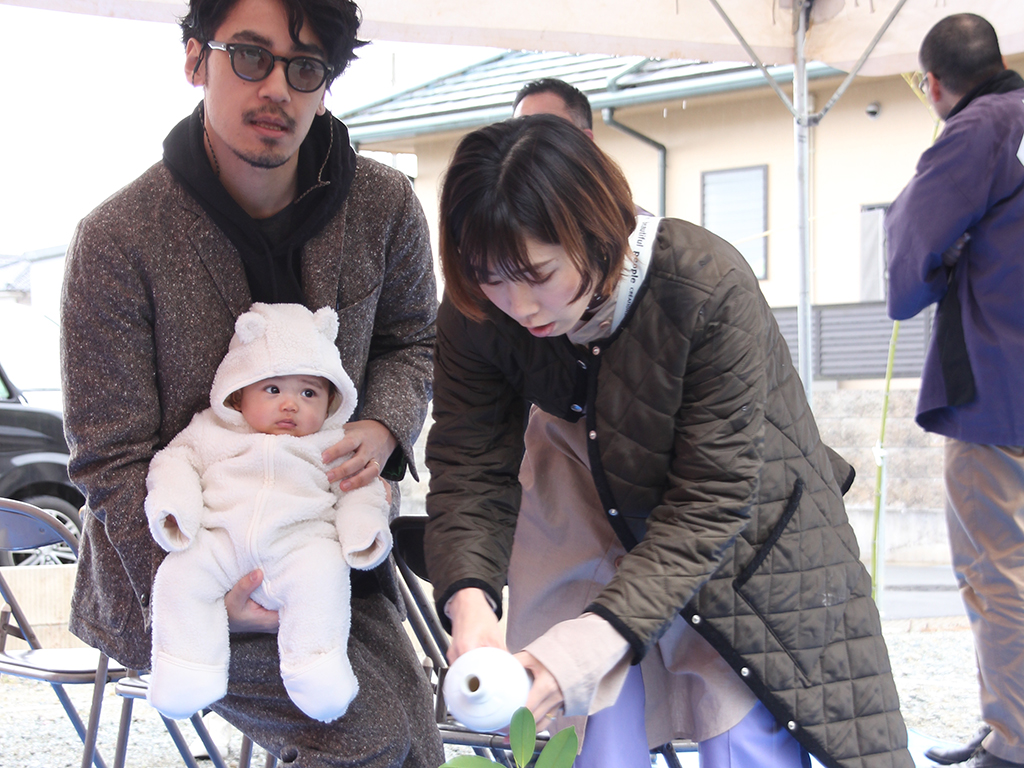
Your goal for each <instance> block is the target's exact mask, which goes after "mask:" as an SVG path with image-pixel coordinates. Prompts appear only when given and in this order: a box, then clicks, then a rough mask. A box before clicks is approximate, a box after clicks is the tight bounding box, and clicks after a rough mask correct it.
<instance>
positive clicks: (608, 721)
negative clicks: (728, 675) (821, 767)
mask: <svg viewBox="0 0 1024 768" xmlns="http://www.w3.org/2000/svg"><path fill="white" fill-rule="evenodd" d="M698 750H699V754H700V765H701V768H810V765H811V759H810V756H809V755H808V754H807V751H806V750H805V749H804V748H803V747H801V746H800V744H799V743H798V742H797V741H796V739H794V738H793V737H792V736H790V735H789V732H788V731H787V730H786V729H785V728H783V727H782V726H780V725H779V724H778V723H777V722H776V721H775V718H773V717H772V716H771V713H769V712H768V710H767V709H765V706H764V704H762V703H761V702H757V704H755V705H754V708H753V709H752V710H751V711H750V712H749V713H748V714H747V716H746V717H744V718H743V719H742V720H740V722H739V723H737V724H736V725H735V726H733V727H732V728H730V729H729V730H728V731H726V732H725V733H723V734H721V735H719V736H715V737H714V738H711V739H708V740H707V741H702V742H700V744H698ZM650 766H651V755H650V751H649V750H648V747H647V730H646V728H645V727H644V679H643V676H642V675H641V674H640V667H639V666H635V667H633V668H632V669H630V671H629V675H628V676H627V677H626V683H625V685H624V686H623V687H622V693H621V694H619V698H618V700H617V701H616V702H615V704H613V705H612V706H611V707H609V708H608V709H604V710H601V711H600V712H598V713H597V714H596V715H591V716H590V717H589V718H588V720H587V733H586V737H585V738H584V740H583V750H582V751H581V752H580V755H579V757H577V758H576V762H575V763H574V768H650Z"/></svg>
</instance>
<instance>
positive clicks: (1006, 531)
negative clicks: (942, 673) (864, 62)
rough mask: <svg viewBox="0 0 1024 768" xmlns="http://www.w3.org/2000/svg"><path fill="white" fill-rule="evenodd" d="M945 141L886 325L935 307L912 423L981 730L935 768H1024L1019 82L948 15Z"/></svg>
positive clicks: (926, 61)
mask: <svg viewBox="0 0 1024 768" xmlns="http://www.w3.org/2000/svg"><path fill="white" fill-rule="evenodd" d="M918 58H919V59H920V63H921V68H922V70H923V71H924V73H925V74H924V77H923V78H922V79H921V88H922V90H923V91H924V93H925V94H926V95H927V97H928V100H929V102H930V103H931V104H932V106H933V107H934V109H935V112H936V113H937V114H938V116H939V117H940V118H942V119H943V120H945V121H946V125H945V128H944V129H943V131H942V135H940V136H939V138H938V139H937V140H936V142H935V143H934V144H933V145H932V147H931V148H930V149H928V150H927V151H926V152H925V153H924V154H923V155H922V156H921V159H920V161H919V162H918V165H917V172H916V173H915V175H914V178H913V179H912V180H911V181H910V184H908V185H907V187H906V189H904V190H903V192H901V193H900V195H899V197H897V198H896V200H895V202H893V204H892V206H891V207H890V208H889V211H888V214H887V215H886V229H887V232H888V240H889V297H888V309H889V314H890V316H892V317H893V318H894V319H906V318H908V317H912V316H914V315H916V314H917V313H918V312H920V311H921V310H922V309H924V308H925V307H927V306H928V305H929V304H932V303H936V302H937V303H938V309H937V311H936V319H935V329H934V332H933V334H932V340H931V347H930V349H929V350H928V356H927V359H926V361H925V367H924V371H923V372H922V375H921V392H920V395H919V397H918V404H917V423H918V424H920V425H921V426H922V427H923V428H924V429H926V430H927V431H929V432H934V433H936V434H939V435H943V436H945V458H944V464H945V483H946V500H947V504H946V522H947V524H948V529H949V542H950V550H951V552H952V560H953V568H954V570H955V572H956V577H957V582H958V584H959V586H960V594H961V596H962V597H963V601H964V605H965V607H966V608H967V614H968V617H969V619H970V622H971V629H972V631H973V633H974V646H975V651H976V658H977V662H978V672H979V674H978V679H979V682H980V684H981V711H982V717H983V719H984V725H983V726H982V728H981V729H980V730H979V731H978V733H977V734H976V735H975V737H974V738H973V739H972V740H970V741H969V742H968V743H967V744H964V745H962V746H959V747H956V748H950V749H941V748H934V749H931V750H929V751H928V752H927V753H926V754H927V756H928V757H929V758H931V759H932V760H934V761H935V762H938V763H942V764H952V763H957V762H962V761H968V760H969V761H970V763H969V764H970V768H1024V568H1022V567H1021V566H1022V565H1024V311H1022V300H1024V79H1022V78H1021V77H1020V75H1018V74H1017V73H1016V72H1013V71H1011V70H1008V69H1006V65H1005V63H1004V62H1003V58H1002V55H1001V54H1000V51H999V41H998V39H997V37H996V32H995V29H993V28H992V25H991V24H989V23H988V21H986V20H985V19H983V18H982V17H981V16H977V15H975V14H971V13H961V14H955V15H953V16H948V17H946V18H945V19H943V20H942V21H940V22H939V23H938V24H936V25H935V26H934V27H932V29H931V30H930V31H929V32H928V34H927V35H926V36H925V38H924V41H923V42H922V44H921V50H920V55H919V57H918Z"/></svg>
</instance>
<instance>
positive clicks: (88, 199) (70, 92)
mask: <svg viewBox="0 0 1024 768" xmlns="http://www.w3.org/2000/svg"><path fill="white" fill-rule="evenodd" d="M0 50H3V51H4V52H5V58H6V62H7V66H6V71H5V74H4V77H3V97H4V103H5V106H4V110H3V112H4V119H3V120H0V147H3V150H2V159H0V256H16V255H20V254H22V253H27V252H31V251H36V250H40V249H43V248H49V247H51V246H55V245H64V244H66V243H67V242H68V240H69V239H70V237H71V234H72V232H73V231H74V227H75V224H76V223H77V222H78V220H79V219H81V218H82V216H84V215H85V214H86V213H88V212H89V211H90V210H91V209H92V208H93V207H94V206H95V205H96V204H98V203H100V202H102V201H103V200H104V199H106V198H107V197H109V196H110V195H111V194H112V193H114V192H115V191H117V190H118V189H120V188H121V187H122V186H124V185H125V184H127V183H128V182H130V181H131V180H132V179H134V178H135V177H136V176H138V175H139V174H140V173H142V172H143V171H144V170H145V169H146V168H148V167H149V166H150V165H152V164H153V163H155V162H157V161H158V160H159V159H160V156H161V152H162V143H163V139H164V137H165V136H166V135H167V133H168V131H169V130H170V129H171V128H172V127H173V126H174V125H175V124H176V123H177V122H178V121H179V120H181V119H182V118H183V117H185V116H186V115H187V114H188V113H189V112H191V111H192V109H193V108H194V107H195V105H196V103H198V101H199V99H200V98H202V92H201V91H200V90H199V89H194V88H192V86H191V85H189V84H188V82H187V81H186V79H185V74H184V70H183V66H184V48H183V46H182V44H181V39H180V31H179V30H178V27H177V26H176V25H173V24H158V23H154V22H143V21H126V20H123V19H111V18H102V17H96V16H85V15H79V14H71V13H59V12H56V11H41V10H36V9H30V8H20V7H16V6H11V5H4V4H0ZM489 53H490V51H488V50H487V49H482V48H468V47H460V46H436V45H412V44H398V43H375V44H372V45H370V46H366V47H364V48H362V49H361V50H360V59H359V60H357V61H356V62H355V63H353V64H352V65H351V66H350V67H349V69H348V70H347V71H346V72H345V74H344V75H342V77H340V78H339V79H338V80H337V81H335V83H334V86H333V92H332V93H330V94H328V97H327V106H328V107H329V108H331V109H332V110H333V111H334V112H339V113H340V112H343V111H346V110H349V109H352V108H355V107H358V106H360V105H362V104H366V103H369V102H371V101H376V100H377V99H380V98H382V97H384V96H387V95H388V94H389V93H391V92H394V91H396V90H404V89H405V88H409V87H411V86H414V85H418V84H419V83H422V82H426V81H428V80H431V79H433V78H435V77H439V76H441V75H444V74H447V73H449V72H452V71H455V70H456V69H459V68H460V67H462V66H465V65H467V64H470V63H472V62H474V61H478V60H481V59H483V58H484V57H486V56H487V55H488V54H489Z"/></svg>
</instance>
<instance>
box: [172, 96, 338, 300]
mask: <svg viewBox="0 0 1024 768" xmlns="http://www.w3.org/2000/svg"><path fill="white" fill-rule="evenodd" d="M164 164H165V165H166V166H167V168H168V169H169V170H170V172H171V173H172V174H173V176H174V178H175V179H176V180H177V181H178V182H179V183H180V184H181V185H182V186H183V187H185V189H186V190H187V191H188V193H189V194H190V195H192V197H194V198H195V199H196V201H197V202H198V203H199V204H200V205H201V206H202V207H203V209H204V210H206V212H207V213H208V214H209V215H210V217H211V218H212V219H213V221H214V222H215V223H216V225H217V226H218V227H219V228H220V229H221V230H222V231H223V232H224V234H225V235H227V237H228V239H229V240H231V242H232V243H234V245H235V247H237V248H238V252H239V255H240V257H241V259H242V265H243V266H244V268H245V275H246V278H247V279H248V281H249V292H250V294H251V295H252V300H253V301H262V302H264V303H267V304H274V303H295V304H302V303H304V292H303V289H302V246H303V245H304V244H305V243H306V242H307V241H308V240H309V239H310V238H312V237H314V236H315V235H316V234H317V233H318V232H320V230H321V229H323V227H324V225H325V224H326V223H327V222H328V221H329V220H330V219H331V218H332V217H333V216H334V214H336V213H337V212H338V209H339V208H341V206H342V204H343V203H344V202H345V198H346V197H347V196H348V192H349V189H351V187H352V179H353V178H354V176H355V169H356V154H355V151H354V150H353V149H352V147H351V145H350V144H349V139H348V129H346V128H345V125H344V124H343V123H342V122H341V121H339V120H336V119H334V117H333V116H332V115H331V114H330V113H329V112H328V113H326V114H323V115H317V116H316V117H315V118H314V119H313V123H312V125H311V126H310V129H309V133H308V134H307V136H306V138H305V140H304V141H303V142H302V146H301V147H300V148H299V165H298V174H299V179H298V189H299V190H301V191H300V193H299V196H298V197H297V198H296V199H295V201H293V202H292V203H291V204H289V205H288V206H287V207H286V208H284V210H282V211H280V212H279V213H276V214H274V215H273V216H271V217H270V218H268V219H259V220H257V219H253V218H252V217H251V216H250V215H249V214H248V213H246V212H245V211H244V210H242V207H241V206H240V205H239V204H238V203H237V202H235V199H234V198H233V197H231V195H230V194H228V191H227V190H226V189H224V186H223V185H222V184H221V183H220V181H219V180H218V178H217V176H216V175H215V174H214V172H213V168H212V167H211V166H210V161H209V158H208V157H207V155H206V148H205V147H204V143H203V104H202V102H200V103H199V105H198V106H197V107H196V109H195V111H194V112H193V113H192V114H191V115H189V116H188V117H186V118H185V119H184V120H182V121H181V122H180V123H178V124H177V125H176V126H175V127H174V128H173V129H172V130H171V132H170V133H169V134H168V135H167V138H166V139H164Z"/></svg>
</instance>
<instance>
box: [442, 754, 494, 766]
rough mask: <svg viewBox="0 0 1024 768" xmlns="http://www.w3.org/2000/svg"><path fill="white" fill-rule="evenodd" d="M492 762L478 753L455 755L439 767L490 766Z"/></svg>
mask: <svg viewBox="0 0 1024 768" xmlns="http://www.w3.org/2000/svg"><path fill="white" fill-rule="evenodd" d="M493 765H494V763H492V762H491V761H490V760H488V759H487V758H486V757H480V755H456V756H455V757H453V758H452V759H451V760H449V761H448V762H447V763H445V764H444V765H442V766H441V768H492V766H493Z"/></svg>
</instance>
